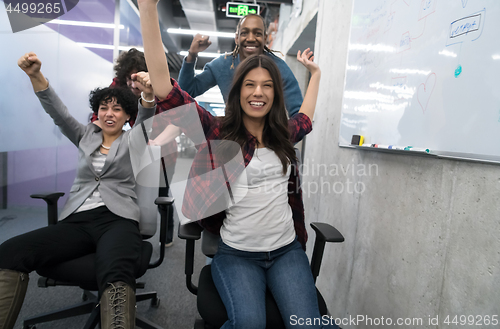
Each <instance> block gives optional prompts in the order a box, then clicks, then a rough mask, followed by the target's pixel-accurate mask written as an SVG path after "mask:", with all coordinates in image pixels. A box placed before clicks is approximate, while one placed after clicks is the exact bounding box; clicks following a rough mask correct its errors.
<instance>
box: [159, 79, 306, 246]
mask: <svg viewBox="0 0 500 329" xmlns="http://www.w3.org/2000/svg"><path fill="white" fill-rule="evenodd" d="M171 81H172V85H173V88H172V91H171V92H170V94H169V95H168V96H167V98H165V99H164V100H162V101H158V103H157V104H158V107H159V108H161V112H164V113H165V111H168V112H166V113H165V114H167V113H168V116H166V117H165V119H164V120H163V121H164V122H163V123H162V124H163V125H164V126H166V125H167V124H169V123H172V124H174V125H176V126H178V127H180V128H181V130H182V131H183V132H184V133H185V134H186V136H188V137H190V138H191V140H193V142H194V143H195V144H196V147H197V149H198V152H197V154H196V156H195V158H194V161H193V164H192V166H191V170H190V173H189V178H188V182H187V185H186V191H185V194H184V202H183V204H182V212H183V214H184V215H185V216H186V217H187V218H189V219H193V220H199V221H200V224H201V225H202V226H203V227H204V228H205V229H207V230H208V231H210V232H212V233H214V234H217V235H218V234H220V228H221V226H222V223H223V221H224V219H225V218H226V214H225V211H220V210H221V209H224V208H221V207H219V205H221V206H222V207H224V205H225V204H224V203H220V202H226V201H225V200H224V199H223V198H222V199H221V196H224V195H225V194H226V195H227V191H228V189H229V194H230V193H231V192H230V186H231V184H233V183H234V182H235V181H236V179H237V178H238V177H239V175H240V174H241V173H242V172H243V170H244V169H245V168H246V166H247V165H248V164H249V163H250V160H252V157H253V154H254V151H255V145H256V138H255V137H254V136H252V135H251V134H250V133H248V131H247V137H248V142H247V143H246V144H245V145H244V146H243V147H242V148H241V149H240V150H241V153H242V157H241V159H242V161H238V160H236V161H233V162H232V163H229V164H228V163H225V162H222V161H218V159H217V157H216V156H215V154H214V153H213V152H212V150H213V149H214V148H215V147H216V144H217V142H216V141H218V140H220V139H221V138H220V130H219V128H220V120H219V119H217V118H216V117H214V116H212V115H211V114H210V113H209V112H208V111H206V110H205V109H204V108H203V107H201V106H199V105H198V103H196V101H195V100H194V99H193V98H192V97H191V96H189V94H188V93H186V92H185V91H183V90H182V89H180V87H179V85H178V84H177V82H176V81H175V80H174V79H171ZM187 104H189V105H187ZM183 105H184V106H183ZM186 113H190V114H191V118H190V119H188V120H186V118H185V116H189V114H187V115H186ZM193 113H195V115H197V118H196V120H195V119H194V118H193V115H192V114H193ZM160 117H161V116H160ZM156 118H157V117H155V120H156ZM158 119H159V120H158V121H162V120H161V118H158ZM200 123H201V126H200ZM201 129H202V130H203V131H202V133H201V134H203V135H204V136H200V133H198V132H200V130H201ZM288 129H289V131H290V141H291V142H292V143H296V142H298V141H300V140H301V139H302V138H303V137H304V136H305V135H307V134H308V133H309V132H310V131H311V130H312V123H311V120H310V119H309V117H308V116H307V115H305V114H302V113H297V114H296V115H294V116H293V117H292V118H290V119H289V120H288ZM193 132H194V133H193ZM207 141H208V142H207ZM238 146H239V145H238ZM234 159H236V158H234ZM234 159H233V160H234ZM221 167H224V168H222V170H225V172H224V175H221V173H222V171H220V170H219V171H218V173H217V170H214V169H217V168H221ZM288 203H289V205H290V207H291V209H292V215H293V222H294V227H295V232H296V233H297V237H298V241H299V242H300V243H301V244H302V247H303V248H304V250H305V245H306V242H307V231H306V227H305V223H304V204H303V202H302V190H301V188H300V178H299V168H298V167H297V166H296V164H295V163H292V170H291V174H290V178H289V180H288ZM214 209H218V212H215V213H214V211H213V210H214ZM207 214H208V215H207Z"/></svg>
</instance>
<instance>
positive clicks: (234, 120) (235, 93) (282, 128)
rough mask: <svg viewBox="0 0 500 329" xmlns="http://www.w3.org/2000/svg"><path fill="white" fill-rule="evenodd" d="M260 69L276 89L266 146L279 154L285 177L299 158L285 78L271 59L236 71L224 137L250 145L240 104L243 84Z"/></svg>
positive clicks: (253, 59) (257, 59)
mask: <svg viewBox="0 0 500 329" xmlns="http://www.w3.org/2000/svg"><path fill="white" fill-rule="evenodd" d="M258 67H261V68H263V69H265V70H267V71H268V72H269V75H270V76H271V79H272V80H273V86H274V99H273V105H272V106H271V110H270V111H269V113H268V114H267V115H266V117H265V122H264V131H263V132H262V142H263V143H264V145H265V146H266V147H267V148H269V149H271V150H273V151H274V152H275V153H276V155H277V156H278V158H279V159H280V161H281V164H282V165H283V174H285V173H286V170H287V167H288V164H290V163H291V161H295V160H296V156H295V151H294V149H293V145H292V143H291V142H290V132H289V131H288V118H287V114H286V109H285V100H284V98H283V82H282V80H281V74H280V71H279V69H278V66H277V65H276V64H275V63H274V61H273V60H272V59H271V58H269V56H268V55H264V54H262V55H255V56H250V57H248V58H246V59H245V60H244V61H243V62H241V63H240V65H238V67H237V68H236V72H235V74H234V78H233V83H232V86H231V90H230V91H229V96H228V101H227V104H226V114H225V116H224V117H223V118H222V119H221V126H220V132H221V137H222V139H225V140H231V141H235V142H237V143H238V144H239V145H240V146H241V147H243V146H244V145H245V144H246V143H248V141H247V130H246V128H245V125H244V124H243V109H242V108H241V104H240V92H241V87H242V85H243V80H244V79H245V77H246V75H247V74H248V72H250V71H251V70H253V69H255V68H258Z"/></svg>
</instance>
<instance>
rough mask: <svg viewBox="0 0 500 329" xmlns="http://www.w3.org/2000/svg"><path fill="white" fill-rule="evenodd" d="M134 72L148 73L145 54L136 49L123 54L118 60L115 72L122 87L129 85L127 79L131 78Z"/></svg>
mask: <svg viewBox="0 0 500 329" xmlns="http://www.w3.org/2000/svg"><path fill="white" fill-rule="evenodd" d="M133 71H137V72H142V71H144V72H147V71H148V67H147V66H146V59H145V58H144V53H143V52H142V51H139V50H137V49H135V48H131V49H130V50H129V51H124V52H122V53H121V54H120V56H118V59H117V60H116V65H115V72H116V77H117V78H118V83H119V85H120V86H126V85H127V77H130V74H131V73H132V72H133Z"/></svg>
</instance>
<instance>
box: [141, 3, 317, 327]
mask: <svg viewBox="0 0 500 329" xmlns="http://www.w3.org/2000/svg"><path fill="white" fill-rule="evenodd" d="M138 5H139V11H140V17H141V27H142V34H143V42H144V49H145V52H144V53H145V57H146V62H147V65H148V68H149V73H150V79H151V83H152V85H153V89H154V92H155V95H156V96H157V98H158V99H159V102H158V106H159V107H161V108H162V109H163V110H164V111H165V112H164V113H166V114H167V115H166V116H164V119H165V126H166V125H167V124H169V123H171V124H174V125H176V126H178V127H180V128H181V130H182V131H183V132H184V133H185V134H186V135H187V136H188V137H190V138H191V139H192V140H193V142H194V143H195V144H196V145H197V147H198V153H197V155H196V157H195V160H194V161H193V165H192V168H191V171H190V176H189V180H188V182H187V187H186V192H185V196H184V202H183V206H182V207H183V208H182V211H183V213H184V214H185V215H186V217H188V218H190V219H191V220H200V223H201V225H202V226H204V227H205V228H206V229H208V230H209V231H211V232H213V233H216V234H220V236H221V241H220V244H219V249H218V252H217V254H216V255H215V257H214V259H213V263H212V276H213V279H214V283H215V285H216V287H217V290H218V292H219V294H220V296H221V299H222V301H223V302H224V305H225V307H226V310H227V314H228V318H229V320H228V321H227V322H226V323H225V324H224V325H223V326H222V328H238V329H241V328H265V326H266V318H265V315H266V311H265V294H266V289H269V290H270V291H271V293H272V294H273V297H274V299H275V300H276V303H277V305H278V307H279V309H280V312H281V315H282V317H283V319H284V322H285V324H286V325H287V327H290V328H291V327H293V328H297V327H299V328H300V324H298V323H294V324H293V325H292V321H291V320H292V318H293V317H295V318H302V319H318V320H321V315H320V313H319V309H318V304H317V296H316V291H315V287H314V281H313V278H312V274H311V270H310V268H309V262H308V259H307V256H306V254H305V252H304V249H305V243H306V240H307V234H306V229H305V225H304V209H303V203H302V195H301V190H300V184H299V180H298V168H297V166H294V164H295V163H296V160H297V159H296V156H295V152H294V149H293V143H295V142H298V141H300V140H301V139H302V138H303V137H304V136H305V135H306V134H307V133H309V132H310V131H311V129H312V124H311V119H312V117H313V115H314V109H315V106H316V98H317V94H318V88H319V81H320V76H321V72H320V69H319V67H318V65H317V64H315V63H314V62H313V59H314V57H313V54H312V52H311V51H310V50H309V49H306V50H305V51H304V52H303V53H301V52H300V51H299V52H298V54H297V60H298V61H299V62H301V63H302V64H303V65H304V66H305V67H306V68H307V69H308V70H309V71H310V72H311V80H310V82H309V87H308V90H307V93H306V95H305V97H304V102H303V104H302V107H301V109H300V111H299V113H297V114H296V115H294V116H292V117H291V118H290V119H289V120H288V119H287V115H286V110H285V105H284V104H285V103H284V99H283V87H282V82H281V76H280V73H279V70H278V68H277V67H276V65H275V64H274V62H273V61H272V60H269V59H268V58H267V57H266V56H263V55H257V56H251V57H249V58H247V59H246V60H245V61H243V62H242V63H240V65H239V66H238V68H237V70H236V73H235V76H234V79H233V85H232V88H231V91H230V93H229V96H228V102H227V104H226V114H225V116H224V117H222V118H215V117H213V116H212V115H211V114H210V113H208V112H207V111H205V110H204V109H203V108H202V107H200V106H199V105H198V104H197V103H196V102H195V101H194V100H193V99H192V98H191V97H190V96H189V95H188V94H187V93H186V92H184V91H183V90H181V89H180V88H179V86H178V84H177V82H176V81H175V80H173V79H170V75H169V71H168V66H167V60H166V58H165V53H164V51H163V47H162V43H161V36H160V28H159V25H158V13H157V9H156V5H157V0H139V1H138ZM250 37H251V36H250ZM235 146H236V147H235ZM296 322H297V321H296ZM318 322H319V324H318V325H317V326H313V325H311V323H307V328H313V327H314V328H316V327H317V328H320V327H321V321H316V322H315V323H318Z"/></svg>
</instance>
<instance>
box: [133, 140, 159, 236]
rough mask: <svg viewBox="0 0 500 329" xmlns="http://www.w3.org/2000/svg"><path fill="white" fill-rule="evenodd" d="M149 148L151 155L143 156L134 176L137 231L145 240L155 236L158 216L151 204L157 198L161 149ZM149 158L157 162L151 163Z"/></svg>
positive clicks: (145, 154)
mask: <svg viewBox="0 0 500 329" xmlns="http://www.w3.org/2000/svg"><path fill="white" fill-rule="evenodd" d="M150 148H151V152H152V154H150V153H149V152H145V153H144V154H143V158H142V159H141V160H142V161H141V162H142V163H141V164H140V165H139V168H140V170H139V172H138V173H137V174H136V185H135V193H136V194H137V203H138V205H139V208H140V210H141V219H140V221H139V229H140V232H141V234H142V236H143V237H145V238H148V237H152V236H153V235H155V233H156V229H157V227H158V221H159V216H160V215H159V213H158V208H157V207H155V206H154V205H153V204H152V201H153V200H155V199H156V198H157V197H158V188H159V185H160V160H159V159H160V158H161V148H160V147H159V146H150ZM150 156H153V159H158V160H155V161H151V160H150Z"/></svg>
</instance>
